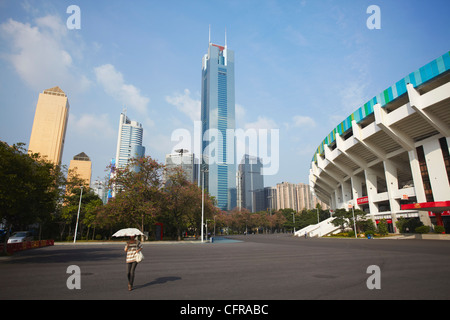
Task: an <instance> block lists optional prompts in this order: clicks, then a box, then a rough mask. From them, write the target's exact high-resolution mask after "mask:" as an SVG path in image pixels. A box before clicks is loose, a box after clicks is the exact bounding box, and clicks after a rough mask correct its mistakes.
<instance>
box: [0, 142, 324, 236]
mask: <svg viewBox="0 0 450 320" xmlns="http://www.w3.org/2000/svg"><path fill="white" fill-rule="evenodd" d="M107 169H108V171H109V170H111V169H113V170H112V171H113V172H112V174H111V177H110V179H109V182H108V185H107V188H109V189H111V190H113V192H114V197H113V198H111V199H109V201H108V202H107V203H106V204H103V202H102V201H101V199H100V198H99V197H98V196H97V195H96V194H95V193H94V192H93V190H92V189H90V188H89V186H88V185H86V183H85V181H83V180H82V179H80V177H79V176H78V175H77V174H76V172H72V171H68V170H67V168H66V167H65V166H59V165H55V164H54V163H52V162H50V161H47V160H46V159H45V158H42V157H41V156H40V155H39V154H37V153H28V152H27V150H26V149H25V145H24V144H23V143H18V144H14V145H12V146H9V145H8V144H7V143H5V142H2V141H0V219H1V220H0V222H1V224H2V225H3V228H4V230H5V231H6V232H7V233H9V231H18V230H26V229H33V231H34V235H35V238H37V239H55V240H60V241H61V240H63V241H64V240H72V239H73V237H74V232H75V224H76V219H77V214H78V210H80V212H79V227H78V234H77V239H80V240H81V239H110V238H111V235H112V234H113V233H114V232H115V231H116V230H118V229H120V228H125V227H136V228H139V229H140V230H143V231H147V232H149V233H150V235H152V231H153V229H154V226H155V224H156V223H162V224H163V228H164V235H165V236H167V237H171V238H174V239H178V240H181V239H182V238H183V237H184V236H186V235H188V236H193V237H198V236H199V235H200V233H201V215H202V190H201V188H200V187H199V186H197V184H195V183H191V182H190V181H188V179H187V178H186V175H185V174H184V172H183V171H182V170H181V169H180V168H175V169H171V170H169V169H167V168H166V167H165V166H164V165H162V164H161V163H158V162H157V161H156V160H154V159H152V158H151V157H150V156H147V157H143V158H139V159H132V160H131V161H130V162H129V163H128V165H127V166H126V167H124V168H107ZM82 186H83V187H82ZM81 193H82V194H81ZM80 200H81V204H80ZM215 204H216V199H215V198H214V197H212V196H210V195H209V194H208V192H205V193H204V201H203V207H204V219H205V223H206V224H207V225H208V230H209V231H210V232H211V233H216V234H220V233H221V234H225V233H228V234H233V233H261V232H288V231H289V232H290V231H293V230H294V228H295V229H296V230H298V229H300V228H302V227H304V226H307V225H309V224H311V223H316V222H317V215H318V214H319V216H320V220H323V219H325V218H327V217H328V216H329V213H328V211H323V210H321V209H320V208H319V210H316V209H314V210H309V211H308V210H303V211H302V212H300V213H297V212H294V210H292V209H283V210H279V211H271V212H269V211H262V212H257V213H251V212H249V211H248V210H246V209H237V208H235V209H234V210H232V211H231V212H223V211H221V210H219V209H218V208H217V207H216V206H215ZM294 219H295V225H294ZM8 236H9V234H7V235H6V237H3V239H2V240H4V242H6V240H7V237H8Z"/></svg>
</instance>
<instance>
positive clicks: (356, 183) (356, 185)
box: [351, 175, 363, 209]
mask: <svg viewBox="0 0 450 320" xmlns="http://www.w3.org/2000/svg"><path fill="white" fill-rule="evenodd" d="M351 182H352V192H353V199H355V209H360V207H359V204H358V203H357V199H358V198H361V197H362V194H363V191H362V184H363V179H362V178H361V177H359V176H356V175H355V176H352V177H351Z"/></svg>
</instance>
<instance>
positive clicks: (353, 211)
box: [349, 203, 358, 238]
mask: <svg viewBox="0 0 450 320" xmlns="http://www.w3.org/2000/svg"><path fill="white" fill-rule="evenodd" d="M349 206H351V207H352V214H353V227H354V228H355V238H358V235H357V234H356V220H355V209H353V207H354V205H353V203H351V204H349Z"/></svg>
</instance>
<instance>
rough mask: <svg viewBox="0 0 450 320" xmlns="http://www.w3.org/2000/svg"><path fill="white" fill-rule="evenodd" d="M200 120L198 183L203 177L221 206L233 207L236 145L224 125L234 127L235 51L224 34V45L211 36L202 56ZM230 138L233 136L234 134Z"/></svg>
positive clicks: (223, 208) (234, 202) (222, 207)
mask: <svg viewBox="0 0 450 320" xmlns="http://www.w3.org/2000/svg"><path fill="white" fill-rule="evenodd" d="M201 121H202V137H203V140H202V154H203V156H202V162H201V163H202V165H201V172H200V183H201V184H202V182H203V180H204V186H205V188H206V190H207V191H208V192H209V193H210V194H211V195H212V196H214V197H216V200H217V206H218V207H219V208H220V209H222V210H232V209H233V208H234V207H236V164H235V160H234V154H235V152H234V148H235V147H234V141H232V143H230V141H227V129H233V130H234V129H235V102H234V51H232V50H229V49H228V48H227V44H226V38H225V46H220V45H217V44H213V43H211V40H210V41H209V47H208V53H207V54H205V55H204V56H203V60H202V96H201ZM229 138H230V140H232V139H234V135H233V137H229ZM230 148H233V150H230ZM230 155H233V159H229V157H230ZM203 175H204V176H203Z"/></svg>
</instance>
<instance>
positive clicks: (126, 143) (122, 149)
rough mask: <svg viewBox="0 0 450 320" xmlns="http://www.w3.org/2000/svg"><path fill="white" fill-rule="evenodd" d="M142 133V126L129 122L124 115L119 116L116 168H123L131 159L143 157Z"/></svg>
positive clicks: (135, 122)
mask: <svg viewBox="0 0 450 320" xmlns="http://www.w3.org/2000/svg"><path fill="white" fill-rule="evenodd" d="M143 131H144V129H143V128H142V124H140V123H139V122H137V121H132V120H130V119H129V118H128V117H127V116H126V114H125V113H121V114H120V121H119V135H118V137H117V150H116V160H115V165H116V168H123V167H125V166H126V165H127V164H128V161H129V160H130V159H131V158H141V157H144V156H145V147H144V146H143V145H142V138H143ZM136 169H137V168H136Z"/></svg>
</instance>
